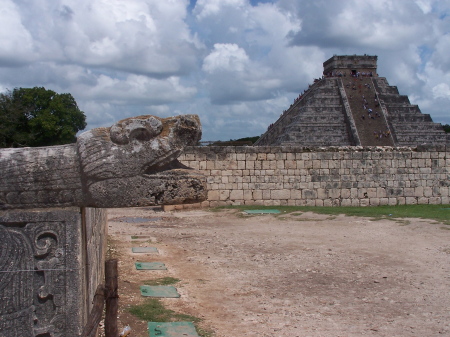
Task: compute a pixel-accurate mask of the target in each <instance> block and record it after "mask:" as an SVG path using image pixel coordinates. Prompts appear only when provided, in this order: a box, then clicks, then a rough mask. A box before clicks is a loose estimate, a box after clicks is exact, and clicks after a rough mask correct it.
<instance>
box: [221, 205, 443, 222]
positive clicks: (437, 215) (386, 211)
mask: <svg viewBox="0 0 450 337" xmlns="http://www.w3.org/2000/svg"><path fill="white" fill-rule="evenodd" d="M216 209H217V210H220V209H239V210H242V211H244V210H254V209H277V210H279V211H280V212H281V214H280V215H283V214H284V215H285V214H286V213H293V212H300V213H304V212H314V213H319V214H331V215H338V214H345V215H348V216H360V217H369V218H374V219H389V218H390V219H398V218H420V219H430V220H436V221H439V222H442V223H443V224H446V225H450V205H397V206H373V207H312V206H245V205H244V206H224V207H217V208H216ZM275 216H276V215H275Z"/></svg>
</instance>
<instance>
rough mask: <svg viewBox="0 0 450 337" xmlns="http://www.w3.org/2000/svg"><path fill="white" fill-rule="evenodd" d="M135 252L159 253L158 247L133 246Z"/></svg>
mask: <svg viewBox="0 0 450 337" xmlns="http://www.w3.org/2000/svg"><path fill="white" fill-rule="evenodd" d="M131 251H132V252H133V253H158V248H156V247H133V248H131Z"/></svg>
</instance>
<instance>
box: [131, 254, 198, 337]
mask: <svg viewBox="0 0 450 337" xmlns="http://www.w3.org/2000/svg"><path fill="white" fill-rule="evenodd" d="M132 252H133V253H143V254H152V253H158V249H157V248H156V247H133V248H132ZM135 267H136V269H137V270H167V268H166V266H165V264H164V263H162V262H135ZM140 291H141V295H142V296H145V297H156V298H179V297H180V294H179V293H178V291H177V289H176V288H175V287H173V286H148V285H143V286H141V287H140ZM148 332H149V335H150V337H181V336H184V337H199V335H198V334H197V331H196V329H195V326H194V324H193V323H192V322H148Z"/></svg>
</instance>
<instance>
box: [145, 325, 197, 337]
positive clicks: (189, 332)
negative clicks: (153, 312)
mask: <svg viewBox="0 0 450 337" xmlns="http://www.w3.org/2000/svg"><path fill="white" fill-rule="evenodd" d="M148 333H149V335H150V337H180V336H183V337H199V336H198V334H197V331H196V330H195V326H194V324H193V323H192V322H165V323H159V322H148Z"/></svg>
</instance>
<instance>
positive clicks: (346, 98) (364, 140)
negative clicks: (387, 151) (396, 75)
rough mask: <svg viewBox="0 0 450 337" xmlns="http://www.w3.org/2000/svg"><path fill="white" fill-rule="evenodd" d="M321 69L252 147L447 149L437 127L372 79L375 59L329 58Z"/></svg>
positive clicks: (449, 138) (448, 137) (444, 136)
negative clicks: (433, 146) (321, 73)
mask: <svg viewBox="0 0 450 337" xmlns="http://www.w3.org/2000/svg"><path fill="white" fill-rule="evenodd" d="M323 67H324V76H323V78H321V79H317V80H315V83H314V84H312V85H310V87H309V88H308V90H306V91H305V92H303V93H302V94H301V95H300V96H299V97H298V99H296V100H295V102H294V104H292V105H291V106H290V108H289V109H288V110H286V111H285V112H284V113H283V114H282V115H281V116H280V118H279V119H278V120H277V121H276V122H275V123H274V124H273V125H271V126H270V127H269V129H268V130H267V132H265V133H264V134H263V135H262V136H261V138H260V139H259V140H258V141H257V142H256V143H255V145H256V146H268V145H275V146H278V145H282V146H288V145H294V146H415V145H419V144H446V143H447V144H450V135H447V134H446V133H445V132H444V130H443V128H442V125H441V124H439V123H433V121H432V119H431V117H430V115H428V114H422V113H421V111H420V109H419V107H418V106H417V105H413V104H411V103H410V101H409V99H408V97H407V96H404V95H400V94H399V92H398V89H397V87H395V86H390V85H389V83H388V81H387V79H386V78H385V77H379V76H378V74H377V56H367V55H364V56H357V55H354V56H333V57H332V58H330V59H329V60H327V61H326V62H324V64H323ZM364 107H365V108H364ZM369 109H370V110H371V111H372V112H371V113H370V114H369V113H368V111H369Z"/></svg>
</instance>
